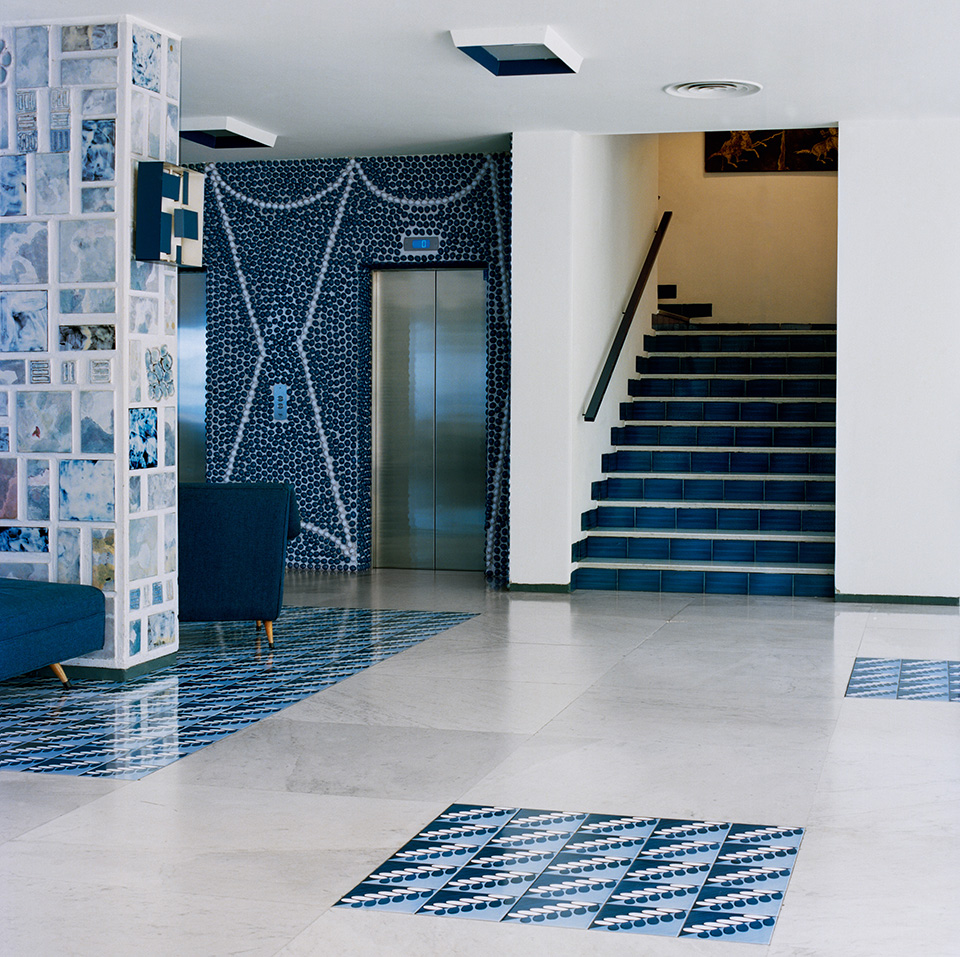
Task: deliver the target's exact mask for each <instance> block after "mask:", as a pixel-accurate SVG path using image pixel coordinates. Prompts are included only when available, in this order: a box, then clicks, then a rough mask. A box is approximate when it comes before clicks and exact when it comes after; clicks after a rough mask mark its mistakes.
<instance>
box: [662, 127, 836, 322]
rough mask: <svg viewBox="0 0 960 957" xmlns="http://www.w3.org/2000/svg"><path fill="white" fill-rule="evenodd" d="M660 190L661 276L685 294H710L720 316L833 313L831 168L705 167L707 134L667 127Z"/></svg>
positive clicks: (828, 318)
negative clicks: (666, 212) (665, 216)
mask: <svg viewBox="0 0 960 957" xmlns="http://www.w3.org/2000/svg"><path fill="white" fill-rule="evenodd" d="M842 133H843V134H845V133H846V130H843V131H842ZM842 149H843V153H844V156H845V154H846V144H845V143H844V144H843V147H842ZM844 161H845V159H844V160H841V164H842V163H843V162H844ZM660 196H661V208H662V209H670V210H673V214H674V216H673V221H672V222H671V223H670V231H669V234H668V238H667V240H666V241H665V243H664V246H663V252H662V253H661V255H660V281H661V282H663V283H675V284H676V285H677V287H678V289H677V293H678V301H679V302H709V303H713V318H714V319H715V320H718V321H722V322H814V323H820V322H826V323H832V322H835V321H836V314H837V313H836V281H837V269H836V264H837V175H836V174H835V173H725V174H721V173H709V174H708V173H704V171H703V134H702V133H669V134H663V135H661V137H660Z"/></svg>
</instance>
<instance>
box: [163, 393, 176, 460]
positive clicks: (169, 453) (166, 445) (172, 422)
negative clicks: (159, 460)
mask: <svg viewBox="0 0 960 957" xmlns="http://www.w3.org/2000/svg"><path fill="white" fill-rule="evenodd" d="M163 464H164V465H176V464H177V410H176V408H175V407H174V406H168V407H167V408H165V409H164V410H163Z"/></svg>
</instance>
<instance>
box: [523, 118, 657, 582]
mask: <svg viewBox="0 0 960 957" xmlns="http://www.w3.org/2000/svg"><path fill="white" fill-rule="evenodd" d="M656 199H657V138H656V137H655V136H653V137H651V136H636V137H632V136H631V137H616V136H613V137H601V136H581V135H578V134H574V133H566V132H551V133H521V134H516V135H515V136H514V140H513V237H512V246H513V261H512V300H513V310H512V327H513V331H512V395H511V460H510V469H511V479H510V489H511V491H510V495H511V498H510V514H511V520H510V580H511V582H513V583H517V584H557V585H566V584H568V583H569V581H570V572H571V570H572V567H573V564H572V562H571V560H570V554H571V546H572V545H573V543H574V542H575V541H576V540H577V539H579V538H580V537H581V532H580V513H581V512H582V511H584V510H585V509H587V508H589V507H591V501H590V483H591V482H592V481H595V480H597V479H599V478H600V477H601V473H600V456H601V454H602V452H604V451H609V445H610V425H611V424H612V423H615V422H618V421H619V412H618V405H619V402H620V401H621V400H623V399H624V398H626V384H625V383H626V379H627V378H628V377H629V375H630V374H631V371H632V367H633V356H635V355H636V353H637V352H638V351H639V346H640V337H641V336H642V332H643V327H644V326H646V327H647V328H649V314H650V313H651V312H652V310H653V308H654V305H655V285H656V276H655V275H654V276H653V277H652V278H651V286H650V288H651V290H652V292H651V293H650V294H649V295H648V296H647V297H646V299H645V301H644V302H643V303H641V308H640V311H639V313H638V319H637V328H635V329H634V331H633V334H632V336H631V340H630V341H628V343H627V345H626V347H625V349H624V353H623V358H622V362H621V364H620V367H619V368H618V370H617V373H616V375H615V376H614V379H613V381H612V382H611V385H610V389H609V391H608V393H607V397H606V399H605V401H604V404H603V406H602V408H601V413H600V416H598V419H597V421H596V422H594V423H589V424H588V423H585V422H583V419H582V413H583V409H584V406H585V405H586V401H587V398H588V396H589V393H590V391H591V390H592V387H593V384H594V382H595V377H596V374H597V372H598V370H599V368H600V366H601V364H602V362H603V359H604V357H605V356H606V352H607V349H608V347H609V343H610V340H611V339H612V337H613V334H614V331H615V329H616V325H617V323H618V322H619V319H620V315H621V312H622V310H623V307H624V305H625V304H626V301H627V299H628V298H629V295H630V292H631V291H632V288H633V282H634V281H635V279H636V275H637V272H638V271H639V267H640V263H641V262H642V259H643V256H644V254H645V252H646V247H647V245H648V244H649V242H650V239H651V237H652V235H653V230H654V228H655V225H656V223H655V217H656V211H657V208H656Z"/></svg>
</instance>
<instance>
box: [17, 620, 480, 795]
mask: <svg viewBox="0 0 960 957" xmlns="http://www.w3.org/2000/svg"><path fill="white" fill-rule="evenodd" d="M472 617H473V616H472V615H466V614H453V613H446V612H422V611H384V610H368V609H353V608H284V609H283V611H282V612H281V614H280V617H279V618H278V619H277V621H276V622H275V624H274V634H275V644H274V647H273V648H270V647H269V646H268V645H267V643H266V640H265V639H264V640H262V641H260V640H258V638H257V635H256V632H255V631H254V626H253V623H252V622H214V623H190V624H187V623H181V625H180V650H179V651H178V653H177V663H176V665H175V666H173V667H171V668H168V669H166V670H164V671H157V672H154V673H153V674H150V675H146V676H144V677H142V678H138V679H137V680H135V681H130V682H127V683H126V684H120V683H117V682H114V681H97V680H92V679H86V678H83V677H80V678H77V679H76V680H75V681H74V687H73V690H71V691H69V692H61V691H59V690H58V689H54V688H52V687H51V679H50V678H49V676H47V675H43V676H42V677H23V678H15V679H12V680H10V681H3V682H0V703H2V705H3V708H2V709H0V770H4V771H37V772H47V773H53V774H70V775H82V776H86V777H106V778H125V779H136V778H142V777H144V776H145V775H147V774H150V773H151V772H152V771H156V770H158V769H159V768H162V767H165V766H166V765H168V764H172V763H173V762H174V761H177V760H178V759H179V758H182V757H185V756H186V755H188V754H192V753H193V752H194V751H196V750H198V749H200V748H203V747H206V746H207V745H208V744H212V743H213V742H215V741H218V740H220V739H221V738H224V737H226V736H227V735H230V734H233V732H235V731H239V730H240V729H241V728H244V727H246V726H247V725H250V724H253V723H254V722H255V721H259V720H260V718H265V717H267V716H268V715H271V714H275V713H276V712H277V711H280V710H281V709H282V708H286V707H287V706H288V705H291V704H295V703H296V702H297V701H300V700H302V699H303V698H306V697H308V696H309V695H311V694H314V693H315V692H317V691H322V690H323V689H324V688H326V687H329V686H330V685H333V684H336V683H337V682H338V681H342V680H343V679H344V678H347V677H349V676H350V675H352V674H356V673H357V672H358V671H362V670H363V669H364V668H368V667H369V666H370V665H372V664H376V663H377V662H378V661H383V660H384V659H385V658H389V657H391V656H392V655H395V654H397V653H398V652H400V651H403V650H404V649H406V648H410V647H412V646H413V645H416V644H418V643H419V642H421V641H423V640H424V639H425V638H430V637H432V636H433V635H435V634H438V633H439V632H441V631H445V630H446V629H447V628H451V627H453V626H454V625H457V624H459V623H460V622H463V621H466V620H468V619H469V618H472ZM260 634H261V635H262V634H263V633H262V632H261V633H260Z"/></svg>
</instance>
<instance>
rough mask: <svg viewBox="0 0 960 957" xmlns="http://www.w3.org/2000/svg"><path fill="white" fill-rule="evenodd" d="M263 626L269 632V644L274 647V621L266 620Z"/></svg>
mask: <svg viewBox="0 0 960 957" xmlns="http://www.w3.org/2000/svg"><path fill="white" fill-rule="evenodd" d="M263 627H264V630H265V631H266V633H267V644H268V645H270V647H271V648H272V647H273V622H272V621H265V622H264V623H263Z"/></svg>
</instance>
